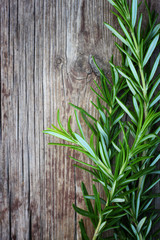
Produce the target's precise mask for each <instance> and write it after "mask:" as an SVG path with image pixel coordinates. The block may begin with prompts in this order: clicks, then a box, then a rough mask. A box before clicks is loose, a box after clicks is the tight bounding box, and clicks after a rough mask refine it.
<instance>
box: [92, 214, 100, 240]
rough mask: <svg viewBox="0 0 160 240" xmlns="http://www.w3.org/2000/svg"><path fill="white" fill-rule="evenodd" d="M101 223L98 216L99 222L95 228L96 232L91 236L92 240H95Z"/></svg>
mask: <svg viewBox="0 0 160 240" xmlns="http://www.w3.org/2000/svg"><path fill="white" fill-rule="evenodd" d="M101 223H102V217H101V216H100V218H99V222H98V225H97V228H96V231H95V233H94V236H93V238H92V240H96V239H97V237H98V233H99V228H100V226H101Z"/></svg>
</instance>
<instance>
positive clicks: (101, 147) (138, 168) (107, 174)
mask: <svg viewBox="0 0 160 240" xmlns="http://www.w3.org/2000/svg"><path fill="white" fill-rule="evenodd" d="M108 1H109V2H110V3H111V4H112V5H113V7H114V8H115V9H116V12H113V14H115V15H116V16H117V20H118V23H119V25H120V27H121V28H122V31H123V33H124V35H123V36H122V35H121V34H120V33H119V32H117V30H116V29H114V28H113V27H112V26H110V25H109V24H108V23H105V26H106V27H107V28H108V29H110V30H111V32H112V33H113V34H114V35H115V36H116V37H117V38H118V39H119V40H120V41H121V42H122V46H120V45H119V44H118V43H116V46H117V48H118V50H119V51H120V52H121V55H122V65H121V66H115V65H114V63H113V57H112V58H111V61H110V65H111V73H112V80H109V79H107V77H106V76H105V74H104V72H103V70H101V69H99V67H98V65H97V64H96V62H95V60H94V59H93V60H94V62H95V64H96V66H97V68H98V69H99V72H100V75H101V77H100V86H99V85H98V84H97V83H96V82H95V85H96V87H97V88H98V89H99V92H97V91H95V90H94V89H92V91H93V92H94V93H95V94H96V95H97V103H96V104H95V103H92V104H93V105H94V107H95V108H96V109H97V111H98V112H99V116H100V117H99V119H95V118H94V117H93V116H91V115H90V114H89V113H87V112H86V111H85V110H83V109H82V108H80V107H77V106H74V105H73V104H72V106H73V107H74V108H75V109H78V110H79V111H80V113H81V115H82V117H83V119H84V121H85V123H86V124H87V125H88V127H89V128H90V129H91V131H92V135H91V137H90V143H88V142H87V140H86V138H85V136H84V133H83V130H82V127H81V124H80V121H79V119H78V114H77V111H76V110H75V119H76V122H77V126H78V129H79V134H78V133H76V132H73V131H72V128H71V126H70V118H69V120H68V131H66V130H65V129H64V127H63V125H62V123H61V121H60V117H59V111H58V115H57V119H58V124H59V128H57V127H55V126H54V125H52V127H53V128H52V129H51V128H48V129H47V130H45V131H44V133H46V134H50V135H53V136H55V137H58V138H61V139H63V140H65V141H67V142H69V144H58V143H50V144H53V145H56V144H57V145H62V146H67V147H70V148H72V149H74V150H76V151H80V152H82V153H83V154H85V155H86V156H87V157H89V158H90V159H91V160H92V164H87V163H85V162H83V161H82V160H79V159H75V158H73V159H74V160H75V161H77V162H78V165H77V164H76V165H75V166H76V167H79V168H81V169H83V170H85V171H87V172H89V173H90V174H91V175H92V176H93V181H95V182H99V183H100V184H101V185H102V187H103V188H104V192H105V195H106V198H105V199H102V198H101V197H100V194H99V193H98V191H97V189H96V186H95V185H94V184H93V195H88V192H87V189H86V186H85V185H84V183H82V192H83V197H84V201H85V204H86V207H87V210H83V209H80V208H79V207H77V206H75V205H73V207H74V209H75V211H77V212H78V213H79V214H81V215H83V216H87V217H89V218H90V220H91V222H92V224H93V227H94V228H95V233H94V236H93V240H95V239H104V238H103V237H102V233H104V232H107V231H108V230H110V229H113V230H114V233H113V236H112V237H111V238H109V237H108V238H107V239H123V240H124V239H126V240H127V239H133V240H134V239H137V240H144V239H150V240H152V239H158V233H159V231H160V229H159V230H157V231H156V232H153V231H154V229H153V227H154V225H155V224H156V223H157V222H159V216H158V211H157V210H156V209H155V208H154V206H153V205H152V202H153V200H154V198H156V197H159V194H153V193H152V189H153V187H154V186H155V185H156V184H157V183H158V182H159V181H160V179H159V178H158V175H159V174H160V171H159V170H157V169H156V164H157V162H158V161H159V159H160V153H159V152H158V150H157V149H158V146H159V143H160V138H159V132H160V127H159V126H158V125H159V122H160V111H159V106H160V103H159V100H160V95H159V92H158V93H156V89H157V87H158V86H159V83H160V76H159V75H158V76H156V77H155V74H156V71H157V68H158V66H159V61H160V54H159V55H158V56H157V58H156V60H155V62H154V64H153V66H152V68H151V69H150V66H149V60H150V58H151V56H152V54H153V52H154V50H155V49H156V47H157V45H158V43H159V42H158V41H159V30H160V24H157V25H156V19H157V16H156V15H155V13H154V12H150V9H149V7H148V5H147V3H146V1H145V5H146V8H147V12H148V19H149V23H148V26H147V28H146V31H143V33H142V22H143V15H142V14H141V15H140V17H139V18H138V14H137V13H138V9H139V5H138V1H137V0H132V5H131V9H130V8H129V5H128V3H127V1H126V0H115V1H113V0H108ZM148 69H150V71H148ZM128 96H131V97H132V106H126V100H127V97H128ZM106 105H107V107H106ZM124 116H128V121H124V120H123V119H124V118H123V117H124ZM122 135H123V139H122V137H121V136H122ZM94 138H95V140H96V146H95V145H94ZM130 139H132V141H129V140H130ZM131 142H132V143H131ZM91 200H94V206H93V205H92V203H91ZM79 224H80V229H81V234H82V239H83V240H88V239H89V238H88V236H87V233H86V231H85V227H84V224H83V220H81V221H80V223H79ZM151 232H152V234H151ZM105 239H106V238H105Z"/></svg>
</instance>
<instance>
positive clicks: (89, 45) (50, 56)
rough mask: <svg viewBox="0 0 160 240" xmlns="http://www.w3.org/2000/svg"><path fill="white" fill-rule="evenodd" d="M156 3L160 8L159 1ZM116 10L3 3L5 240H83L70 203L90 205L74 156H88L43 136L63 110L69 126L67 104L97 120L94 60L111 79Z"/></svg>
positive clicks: (95, 3)
mask: <svg viewBox="0 0 160 240" xmlns="http://www.w3.org/2000/svg"><path fill="white" fill-rule="evenodd" d="M152 4H153V5H154V8H155V9H156V10H157V9H159V8H160V5H159V3H158V2H157V1H156V0H154V1H153V0H152ZM111 9H112V7H111V6H110V5H109V3H108V2H107V1H106V0H92V1H89V0H68V1H67V0H30V1H27V0H1V2H0V21H1V22H0V26H1V30H0V31H1V32H0V42H1V45H0V50H1V59H0V73H1V156H2V157H1V170H0V188H1V194H0V206H1V218H0V219H1V221H0V223H1V228H0V239H2V240H7V239H13V240H14V239H17V240H23V239H24V240H25V239H38V240H39V239H45V240H47V239H54V240H62V239H75V240H76V239H81V237H80V232H79V227H78V221H79V220H80V216H77V214H75V212H74V210H73V208H72V203H76V204H77V205H78V206H84V202H83V201H82V193H81V189H80V183H81V181H84V183H86V184H87V186H88V187H89V189H88V191H89V192H90V193H91V192H92V189H91V187H90V186H91V185H92V184H91V179H90V177H89V176H88V174H85V173H84V172H82V171H80V170H79V169H75V168H74V166H73V161H72V160H70V158H69V156H70V155H72V156H74V157H77V158H80V159H82V158H84V157H83V156H82V155H81V154H77V153H75V152H73V151H71V150H68V149H65V148H62V147H57V146H55V147H51V146H48V145H47V143H48V142H50V141H53V139H52V138H51V137H49V136H44V134H43V133H42V131H43V130H44V129H46V128H47V127H49V126H50V125H51V123H54V124H55V125H57V121H56V113H57V110H58V109H60V115H61V120H62V122H64V126H65V127H67V119H68V117H69V116H70V115H73V112H74V111H73V109H72V108H71V107H70V106H69V105H68V103H69V102H72V103H74V104H76V105H78V106H83V107H84V108H85V109H86V110H87V111H89V112H90V113H92V114H93V115H96V112H95V109H94V108H93V106H92V105H91V103H90V100H93V101H94V100H95V96H94V95H93V93H92V92H91V90H90V86H92V85H93V79H96V80H97V81H98V73H97V71H96V69H95V68H94V66H93V62H92V59H91V56H95V58H96V60H97V62H98V63H99V64H100V66H103V68H104V70H105V72H106V74H107V75H108V76H109V77H110V72H109V64H108V61H109V60H110V58H111V55H112V54H113V55H114V59H115V61H116V62H118V61H119V59H120V58H119V54H118V53H117V50H116V49H115V46H114V40H115V38H114V37H113V36H112V34H111V33H110V32H109V31H108V30H107V29H106V28H105V27H104V25H103V22H104V21H106V22H109V23H110V24H111V25H114V26H115V27H116V25H117V23H116V21H115V20H116V18H115V17H114V16H113V15H112V14H111V13H110V10H111ZM72 126H73V128H74V129H76V126H75V120H74V119H73V121H72ZM82 126H83V127H84V131H85V134H86V135H87V136H89V134H90V132H89V131H88V129H87V128H86V127H85V124H84V123H83V122H82ZM56 141H58V140H56ZM86 161H88V160H87V159H86ZM100 191H101V190H100ZM102 194H103V193H102ZM85 224H86V225H87V231H88V235H89V236H90V237H91V236H92V234H93V229H92V226H91V225H90V223H89V222H88V221H87V220H86V219H85Z"/></svg>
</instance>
